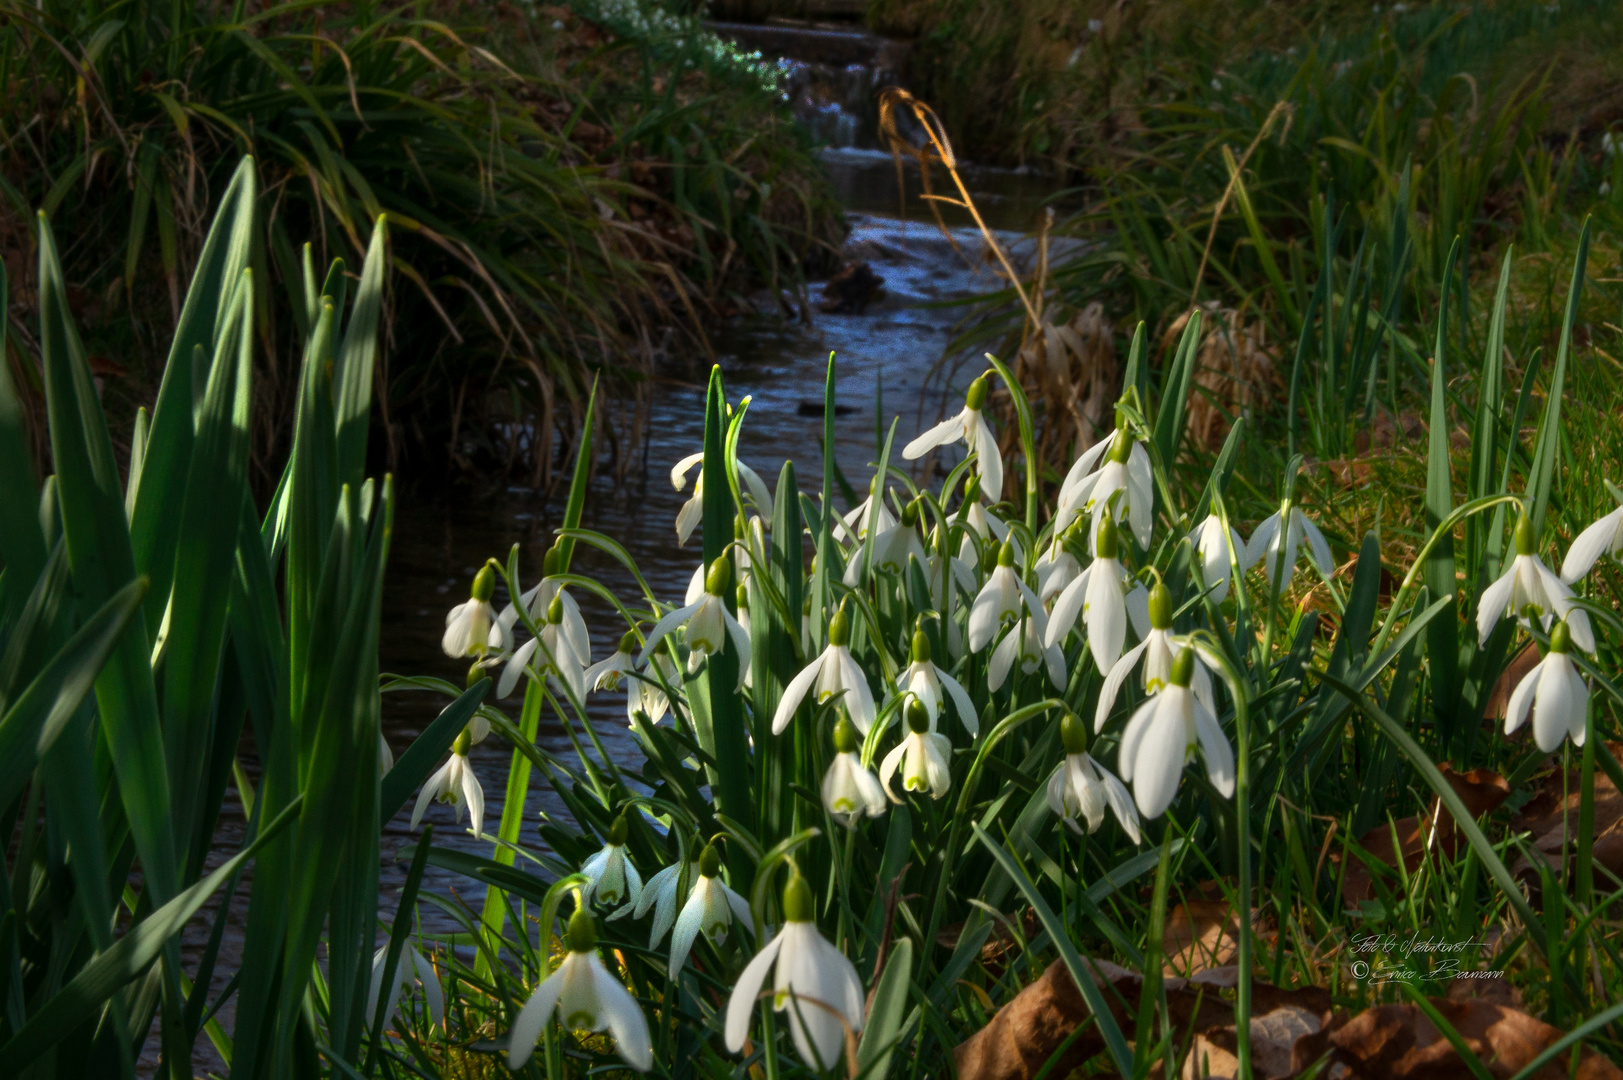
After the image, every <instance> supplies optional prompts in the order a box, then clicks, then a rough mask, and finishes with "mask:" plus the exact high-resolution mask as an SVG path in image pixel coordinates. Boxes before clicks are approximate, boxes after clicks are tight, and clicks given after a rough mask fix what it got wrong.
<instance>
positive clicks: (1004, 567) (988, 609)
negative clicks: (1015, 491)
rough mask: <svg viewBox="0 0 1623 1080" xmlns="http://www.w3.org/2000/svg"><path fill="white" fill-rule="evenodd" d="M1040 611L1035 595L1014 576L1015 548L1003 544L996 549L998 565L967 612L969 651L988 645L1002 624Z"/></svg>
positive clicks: (1017, 576) (979, 649)
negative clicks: (1029, 612) (1022, 614)
mask: <svg viewBox="0 0 1623 1080" xmlns="http://www.w3.org/2000/svg"><path fill="white" fill-rule="evenodd" d="M1042 609H1043V606H1042V602H1041V601H1040V600H1038V599H1037V594H1036V593H1034V592H1032V591H1031V588H1030V587H1029V586H1028V585H1027V584H1026V583H1025V582H1024V581H1021V580H1020V575H1019V574H1018V573H1016V572H1015V569H1014V545H1013V543H1011V542H1010V541H1007V540H1005V541H1004V542H1003V544H1002V546H1001V547H999V548H998V552H997V565H995V566H994V567H992V572H991V573H990V574H988V575H987V577H986V584H985V585H983V586H981V591H980V593H979V594H977V595H976V597H975V602H974V603H973V604H972V605H970V608H969V651H970V652H980V651H981V650H982V649H984V648H986V646H988V645H990V644H991V643H992V639H993V638H994V637H995V636H997V632H998V629H999V628H1000V627H1001V626H1002V625H1003V624H1004V622H1005V621H1007V620H1009V619H1013V618H1017V617H1019V616H1020V615H1021V613H1022V612H1024V611H1041V610H1042Z"/></svg>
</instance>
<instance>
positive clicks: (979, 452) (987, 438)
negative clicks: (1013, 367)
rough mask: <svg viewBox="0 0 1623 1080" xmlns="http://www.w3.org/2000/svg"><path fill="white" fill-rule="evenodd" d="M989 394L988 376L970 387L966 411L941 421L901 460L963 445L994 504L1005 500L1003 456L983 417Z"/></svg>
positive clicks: (906, 448)
mask: <svg viewBox="0 0 1623 1080" xmlns="http://www.w3.org/2000/svg"><path fill="white" fill-rule="evenodd" d="M989 391H990V387H988V386H987V383H986V376H985V375H981V376H979V377H978V378H976V379H975V380H974V381H973V382H971V383H970V384H969V391H968V393H966V394H965V395H964V408H963V411H961V412H960V413H958V415H957V416H954V417H950V418H949V419H946V420H943V421H941V423H939V424H937V425H936V426H935V427H933V428H931V429H930V430H928V431H926V432H925V433H924V434H922V435H920V436H919V437H918V438H916V439H914V440H913V441H912V442H910V443H908V444H907V445H906V446H904V447H903V448H902V457H904V458H906V459H907V460H908V461H917V460H918V459H919V458H921V457H923V456H924V455H925V454H928V453H929V452H930V451H931V450H934V449H936V448H937V447H941V446H947V445H948V444H950V443H955V442H962V443H963V444H964V445H965V446H966V447H967V448H968V449H969V450H971V451H973V452H974V454H975V472H976V473H977V474H978V475H979V476H980V478H981V489H982V490H984V491H985V492H986V493H987V494H988V495H989V496H990V497H991V499H992V500H993V501H994V502H995V501H997V500H998V499H1000V498H1002V497H1003V455H1002V454H1001V453H1000V452H999V451H998V448H997V436H995V435H993V434H992V429H991V427H990V426H988V425H987V423H986V418H985V417H984V416H983V415H981V410H982V409H984V408H985V407H986V396H987V394H988V392H989Z"/></svg>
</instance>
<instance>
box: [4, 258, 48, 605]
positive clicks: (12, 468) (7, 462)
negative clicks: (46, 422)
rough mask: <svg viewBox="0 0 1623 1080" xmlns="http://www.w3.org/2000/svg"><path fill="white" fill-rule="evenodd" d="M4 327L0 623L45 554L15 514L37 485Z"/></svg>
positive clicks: (33, 500) (34, 500) (7, 298)
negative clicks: (3, 500)
mask: <svg viewBox="0 0 1623 1080" xmlns="http://www.w3.org/2000/svg"><path fill="white" fill-rule="evenodd" d="M10 310H11V283H10V281H9V279H8V278H7V276H6V270H5V267H4V266H0V313H3V312H9V311H10ZM9 326H10V322H9V320H8V319H6V318H4V317H0V491H3V492H5V497H6V502H7V504H8V509H7V511H6V512H5V513H0V565H3V566H4V567H5V568H6V574H5V578H4V580H3V581H0V623H3V622H5V621H7V619H8V617H11V616H15V615H16V613H17V611H18V609H20V608H21V607H22V605H23V601H24V600H26V599H27V597H28V591H27V590H28V589H30V588H31V587H32V586H33V582H34V579H35V578H37V577H38V576H39V572H40V570H41V569H42V568H43V567H44V566H45V554H46V552H45V536H44V534H43V533H41V532H40V529H39V518H38V516H37V515H34V514H30V513H27V512H26V510H19V509H17V508H19V507H30V506H35V505H37V504H38V503H39V482H38V481H37V480H36V478H35V476H34V461H33V455H32V454H31V453H30V452H29V449H28V426H27V422H26V420H25V418H24V415H23V403H22V398H21V397H20V396H19V395H18V393H17V386H16V383H15V382H14V381H13V380H12V377H11V352H10V348H9V342H8V340H7V330H8V328H9Z"/></svg>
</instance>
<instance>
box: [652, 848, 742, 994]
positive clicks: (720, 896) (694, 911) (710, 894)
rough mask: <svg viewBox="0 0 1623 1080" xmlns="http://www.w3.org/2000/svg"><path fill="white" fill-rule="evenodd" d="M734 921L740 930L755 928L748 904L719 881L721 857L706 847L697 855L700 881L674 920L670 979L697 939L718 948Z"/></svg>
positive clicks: (713, 849)
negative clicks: (743, 927) (705, 940)
mask: <svg viewBox="0 0 1623 1080" xmlns="http://www.w3.org/2000/svg"><path fill="white" fill-rule="evenodd" d="M734 919H737V920H738V922H739V925H741V926H746V927H752V926H753V925H754V924H753V923H752V921H751V919H750V906H749V902H748V901H746V900H745V899H744V898H743V897H742V896H739V895H738V894H737V893H736V892H734V891H733V890H732V889H730V888H728V887H727V884H726V882H724V881H722V880H721V856H720V855H719V854H718V853H717V851H716V846H715V845H714V844H706V845H705V846H704V850H703V851H701V852H700V853H699V877H698V879H697V880H696V881H694V883H693V890H692V891H691V892H689V893H688V902H687V903H686V904H684V905H683V906H682V914H681V915H679V916H677V919H676V932H675V933H674V934H672V935H671V959H670V976H671V978H672V979H675V978H676V977H677V975H679V974H680V973H681V971H682V965H683V964H685V963H687V958H688V953H689V952H691V951H692V949H693V943H694V941H696V940H698V938H699V935H701V934H702V935H704V937H705V938H706V939H708V940H709V941H710V942H711V944H713V945H720V944H721V943H722V942H723V941H726V940H727V928H728V927H729V926H730V925H731V924H732V921H733V920H734Z"/></svg>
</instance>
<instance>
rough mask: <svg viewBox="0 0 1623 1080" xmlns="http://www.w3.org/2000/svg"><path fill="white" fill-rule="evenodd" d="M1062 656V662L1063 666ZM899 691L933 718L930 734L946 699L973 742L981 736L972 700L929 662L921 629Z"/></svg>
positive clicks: (926, 640)
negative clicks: (907, 695) (909, 697)
mask: <svg viewBox="0 0 1623 1080" xmlns="http://www.w3.org/2000/svg"><path fill="white" fill-rule="evenodd" d="M1064 659H1065V658H1064V656H1063V655H1061V657H1060V662H1061V664H1063V663H1064ZM896 688H897V689H898V690H900V691H901V692H902V693H904V694H911V695H912V697H913V700H915V701H917V702H918V703H919V704H921V705H923V706H924V708H925V710H926V711H927V712H928V713H929V714H930V727H931V730H934V729H935V725H936V721H937V720H939V719H940V717H941V707H942V705H943V704H944V700H945V698H946V697H951V698H952V705H953V708H955V709H957V710H958V719H959V720H960V721H961V722H962V723H963V725H964V730H965V731H968V732H969V734H970V737H971V738H973V737H974V736H976V735H979V734H980V730H981V721H980V717H979V716H977V715H976V714H975V703H974V702H973V701H971V700H970V699H969V694H967V693H966V692H965V691H964V688H963V687H962V686H961V685H959V683H958V680H957V679H955V678H953V677H952V676H951V675H948V674H947V673H946V672H945V671H943V670H941V669H940V668H939V667H937V666H936V665H935V663H934V661H932V660H931V659H930V639H929V637H927V636H926V635H925V633H924V631H923V629H921V628H916V629H914V631H913V649H912V653H911V662H910V663H909V664H908V665H907V667H905V668H903V669H902V670H901V671H900V672H899V673H898V674H897V676H896Z"/></svg>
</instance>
